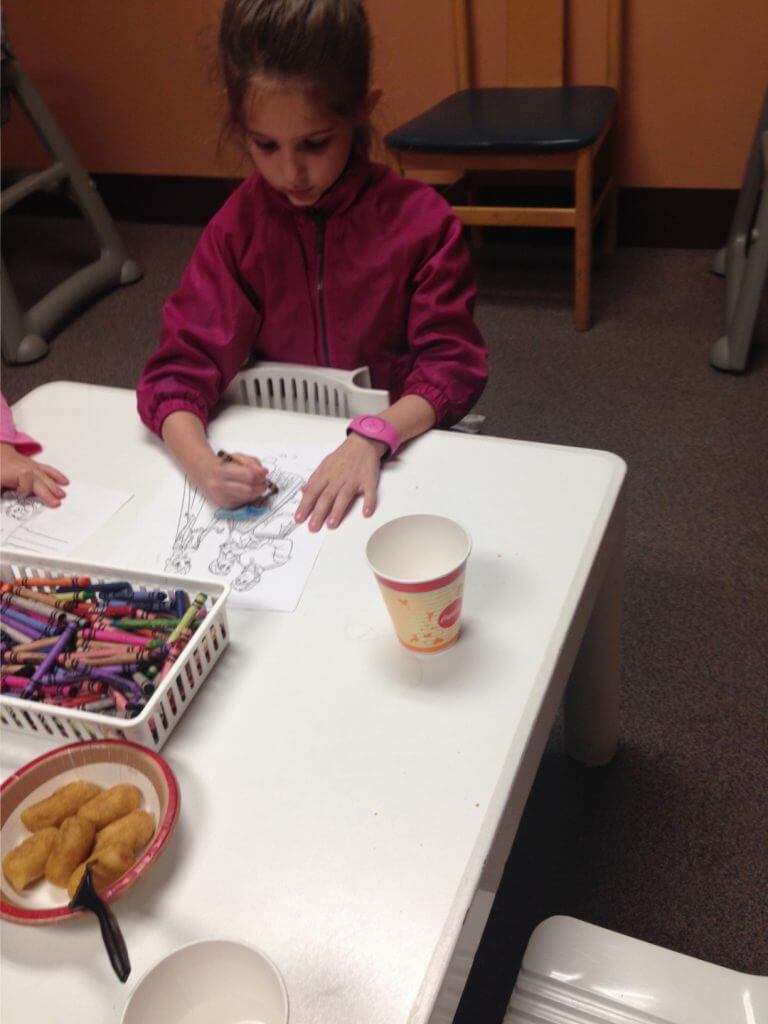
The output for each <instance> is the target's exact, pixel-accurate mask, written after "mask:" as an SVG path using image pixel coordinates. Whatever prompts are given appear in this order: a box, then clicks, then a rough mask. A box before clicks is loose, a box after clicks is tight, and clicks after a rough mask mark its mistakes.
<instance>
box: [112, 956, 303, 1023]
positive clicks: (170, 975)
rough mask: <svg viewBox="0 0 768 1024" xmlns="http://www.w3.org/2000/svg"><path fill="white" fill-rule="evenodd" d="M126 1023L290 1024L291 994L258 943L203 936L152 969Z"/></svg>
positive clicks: (126, 1013) (134, 995) (129, 1006)
mask: <svg viewBox="0 0 768 1024" xmlns="http://www.w3.org/2000/svg"><path fill="white" fill-rule="evenodd" d="M122 1024H288V992H287V991H286V988H285V983H284V982H283V979H282V977H281V976H280V972H279V971H278V969H277V967H275V965H274V964H273V963H272V961H271V960H270V959H269V957H267V956H265V955H264V953H262V952H261V951H260V950H258V949H256V948H255V946H249V945H248V944H247V943H244V942H235V941H234V940H231V939H202V940H200V941H198V942H191V943H190V944H189V945H187V946H182V947H181V949H177V950H175V951H174V952H173V953H170V954H169V955H168V956H166V957H164V958H163V959H162V960H160V961H159V962H158V963H156V964H155V965H154V967H150V969H149V970H148V971H147V972H146V974H144V976H143V977H142V978H140V980H139V982H138V984H137V985H136V988H135V989H134V990H133V992H132V993H131V997H130V999H129V1000H128V1002H127V1004H126V1007H125V1010H123V1016H122Z"/></svg>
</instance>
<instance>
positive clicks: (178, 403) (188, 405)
mask: <svg viewBox="0 0 768 1024" xmlns="http://www.w3.org/2000/svg"><path fill="white" fill-rule="evenodd" d="M172 412H191V413H192V414H193V415H194V416H197V418H198V419H199V420H201V421H202V424H203V426H204V427H205V429H206V430H207V429H208V410H207V409H206V408H205V407H204V406H203V405H198V404H197V403H196V402H192V401H190V400H189V399H186V398H166V399H165V401H163V402H160V404H159V405H158V407H157V408H156V409H155V411H154V413H153V415H152V421H151V423H149V424H147V425H148V426H149V428H150V430H153V431H154V432H155V433H156V434H157V436H158V437H159V438H162V436H163V435H162V433H161V431H162V429H163V423H164V422H165V420H166V419H167V418H168V417H169V416H170V415H171V413H172Z"/></svg>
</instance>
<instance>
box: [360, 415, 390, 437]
mask: <svg viewBox="0 0 768 1024" xmlns="http://www.w3.org/2000/svg"><path fill="white" fill-rule="evenodd" d="M360 426H361V427H362V428H363V430H365V431H367V432H368V433H370V434H380V433H381V432H382V430H383V429H384V426H385V424H384V422H383V420H381V419H380V418H379V417H378V416H363V418H362V419H361V420H360Z"/></svg>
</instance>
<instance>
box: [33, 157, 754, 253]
mask: <svg viewBox="0 0 768 1024" xmlns="http://www.w3.org/2000/svg"><path fill="white" fill-rule="evenodd" d="M93 180H94V182H95V184H96V186H97V188H98V190H99V192H100V193H101V196H102V198H103V199H104V201H105V203H106V204H107V207H108V209H109V210H110V212H111V213H112V216H113V217H114V218H115V220H117V221H137V222H143V223H150V224H155V223H161V224H193V225H200V226H202V225H204V224H206V223H207V222H208V221H209V220H210V218H211V217H212V216H213V214H214V213H215V212H216V210H218V208H219V207H220V206H221V204H222V203H223V202H224V201H225V200H226V198H227V196H229V194H230V193H231V191H232V189H233V188H234V187H235V186H236V185H237V184H238V182H237V181H233V180H231V179H226V178H192V177H177V176H165V175H153V174H94V175H93ZM530 191H531V190H530V189H525V190H522V189H521V190H514V195H513V194H512V192H511V191H510V192H508V193H507V194H508V195H509V196H510V201H511V202H529V201H530V198H529V196H528V193H529V192H530ZM737 198H738V192H737V190H736V189H701V188H691V189H686V188H625V189H622V190H621V192H620V195H619V244H620V245H643V246H660V247H674V248H682V249H717V248H719V247H720V246H722V245H725V242H726V239H727V237H728V231H729V229H730V226H731V220H732V218H733V214H734V210H735V209H736V200H737ZM542 199H543V200H544V201H545V202H551V203H553V204H554V205H558V204H560V203H561V202H563V203H567V202H570V199H569V196H568V192H567V190H565V189H550V190H547V195H546V196H543V197H542V195H541V191H538V195H537V202H540V201H542ZM14 212H16V213H20V214H22V213H23V214H33V215H47V216H68V215H76V214H77V210H76V208H75V207H74V206H73V204H72V203H71V202H70V201H69V200H68V199H66V198H65V197H64V196H63V195H61V194H60V193H52V194H43V193H37V194H35V195H32V196H30V197H28V198H27V199H26V200H24V202H23V203H21V204H19V206H18V207H16V208H15V210H14ZM494 233H495V232H494ZM498 233H499V235H501V234H502V233H504V238H503V239H501V238H500V239H499V240H500V241H502V240H503V241H514V242H529V241H536V242H543V243H546V242H547V241H548V240H552V241H553V242H559V243H562V241H563V237H564V232H563V231H551V230H537V231H532V230H531V229H527V228H520V229H512V228H506V229H504V228H501V229H498Z"/></svg>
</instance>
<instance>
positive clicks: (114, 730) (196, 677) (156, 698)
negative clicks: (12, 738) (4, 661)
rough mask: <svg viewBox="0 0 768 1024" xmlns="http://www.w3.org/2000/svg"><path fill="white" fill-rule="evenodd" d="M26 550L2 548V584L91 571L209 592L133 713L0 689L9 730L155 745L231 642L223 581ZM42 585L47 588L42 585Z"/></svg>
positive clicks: (0, 709) (105, 579)
mask: <svg viewBox="0 0 768 1024" xmlns="http://www.w3.org/2000/svg"><path fill="white" fill-rule="evenodd" d="M42 557H43V556H37V555H32V554H30V553H26V554H24V553H22V552H13V551H3V552H0V578H2V582H3V583H8V582H10V581H11V580H12V579H13V578H14V577H18V576H40V577H46V578H48V577H50V578H57V577H60V576H71V575H73V574H74V575H78V576H90V578H91V580H92V581H93V582H94V583H110V582H115V581H117V580H127V581H128V582H129V583H130V584H131V585H132V586H134V587H147V588H149V589H160V590H169V589H170V590H177V589H180V590H186V591H187V593H189V592H190V591H191V592H193V593H197V592H200V591H202V592H203V593H205V594H207V595H208V596H207V599H206V602H205V606H204V607H205V610H206V616H205V618H204V619H203V621H202V622H201V623H200V625H199V626H198V627H197V630H196V631H195V633H194V636H193V637H192V639H191V640H190V641H189V643H188V644H187V646H186V647H185V649H184V651H183V652H182V654H181V655H180V656H179V658H178V660H177V661H176V662H174V665H173V669H172V671H170V672H169V673H168V675H167V676H166V677H165V679H163V681H162V682H161V683H160V684H159V685H158V687H157V689H156V690H155V692H154V693H153V694H152V697H151V698H150V699H149V700H148V701H147V705H146V707H145V708H143V709H142V711H141V713H140V714H139V715H137V716H136V718H116V717H114V716H110V715H106V714H100V713H98V712H95V711H80V710H79V709H77V708H67V709H64V708H60V707H58V706H57V705H53V704H43V703H41V702H40V701H31V700H21V699H20V698H17V697H11V696H9V695H7V694H0V722H1V723H2V727H3V728H4V729H13V730H15V731H17V732H23V733H26V734H27V735H28V736H37V737H39V738H40V739H45V740H51V741H55V742H57V743H61V742H62V741H65V742H66V741H68V740H71V741H73V742H74V741H78V740H92V739H93V740H96V739H104V738H107V739H126V740H132V741H133V742H135V743H141V744H143V745H144V746H145V747H149V748H150V749H152V750H159V749H160V748H161V747H162V746H163V744H164V743H165V741H166V740H167V739H168V736H169V735H170V734H171V732H173V730H174V729H175V728H176V725H177V724H178V722H179V719H180V718H181V717H182V715H183V714H184V712H185V711H186V709H187V708H188V707H189V704H190V702H191V701H192V698H193V697H194V696H195V694H196V693H197V692H198V690H199V689H200V687H201V686H202V684H203V682H204V681H205V679H206V678H207V676H208V674H209V673H210V671H211V669H212V668H213V666H214V665H215V664H216V662H217V661H218V659H219V658H220V657H221V653H222V651H223V650H224V648H225V647H226V646H227V644H228V642H229V626H228V623H227V616H226V608H225V605H226V601H227V597H228V596H229V589H230V588H229V586H228V585H227V584H221V583H215V582H213V581H211V580H192V579H188V578H187V577H186V576H167V575H161V574H158V573H150V572H133V571H132V570H130V569H122V568H119V567H118V566H113V565H103V564H102V565H96V564H94V563H89V562H81V561H79V560H78V561H71V560H69V559H64V558H53V557H48V556H46V557H45V560H44V561H42V560H41V559H42ZM41 589H43V590H44V589H46V588H41Z"/></svg>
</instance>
